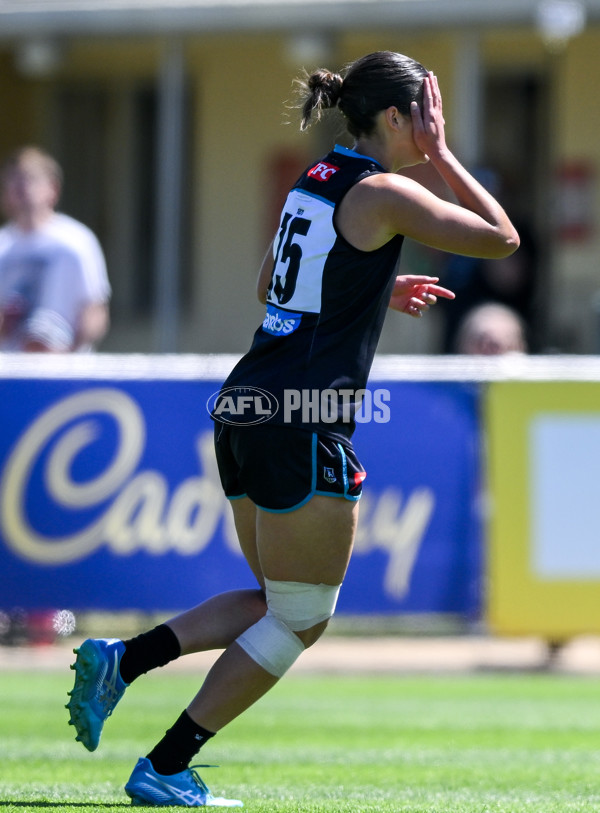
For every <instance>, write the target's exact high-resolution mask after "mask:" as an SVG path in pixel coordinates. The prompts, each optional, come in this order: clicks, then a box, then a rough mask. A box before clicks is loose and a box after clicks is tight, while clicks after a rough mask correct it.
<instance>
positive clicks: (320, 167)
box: [307, 161, 339, 181]
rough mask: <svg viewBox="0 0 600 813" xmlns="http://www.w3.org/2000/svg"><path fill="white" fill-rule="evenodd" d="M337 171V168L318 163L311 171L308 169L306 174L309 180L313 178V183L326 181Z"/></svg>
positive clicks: (322, 162)
mask: <svg viewBox="0 0 600 813" xmlns="http://www.w3.org/2000/svg"><path fill="white" fill-rule="evenodd" d="M338 170H339V167H336V166H334V165H333V164H326V163H325V162H324V161H320V162H319V163H318V164H315V166H314V167H313V168H312V169H309V170H308V173H307V174H308V177H309V178H314V179H315V181H328V180H329V179H330V178H331V176H332V175H335V173H336V172H337V171H338Z"/></svg>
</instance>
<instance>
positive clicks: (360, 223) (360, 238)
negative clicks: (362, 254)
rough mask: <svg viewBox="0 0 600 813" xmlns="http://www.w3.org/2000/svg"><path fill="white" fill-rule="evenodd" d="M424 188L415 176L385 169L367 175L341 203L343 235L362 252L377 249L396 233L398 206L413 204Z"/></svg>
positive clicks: (339, 223) (339, 222) (337, 217)
mask: <svg viewBox="0 0 600 813" xmlns="http://www.w3.org/2000/svg"><path fill="white" fill-rule="evenodd" d="M422 192H425V190H424V188H423V187H422V186H420V184H418V183H417V182H416V181H413V180H412V179H411V178H406V177H404V176H402V175H396V174H395V173H393V172H381V173H378V174H377V175H369V176H368V177H366V178H363V179H362V180H361V181H359V182H358V183H357V184H355V185H354V186H353V187H352V189H350V190H349V191H348V193H347V194H346V196H345V197H344V199H343V201H342V202H341V204H340V206H339V208H338V212H337V215H336V222H337V226H338V229H339V231H340V232H341V233H342V235H343V237H344V238H345V239H346V240H347V241H348V242H349V243H350V244H351V245H353V246H354V247H355V248H358V249H359V250H361V251H374V250H375V249H377V248H379V247H380V246H382V245H384V244H385V243H387V242H388V241H389V240H390V239H391V238H392V237H393V236H394V235H395V234H397V233H398V231H397V229H396V228H395V220H396V219H397V215H398V209H399V207H402V205H403V204H406V206H410V205H411V203H413V202H414V201H415V199H416V198H417V197H418V196H419V195H420V194H421V193H422Z"/></svg>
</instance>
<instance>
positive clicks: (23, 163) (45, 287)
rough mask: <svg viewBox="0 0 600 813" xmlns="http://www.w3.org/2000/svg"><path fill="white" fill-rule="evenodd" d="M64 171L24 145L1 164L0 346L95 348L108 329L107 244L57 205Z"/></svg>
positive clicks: (6, 348) (57, 349) (20, 349)
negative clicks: (104, 248)
mask: <svg viewBox="0 0 600 813" xmlns="http://www.w3.org/2000/svg"><path fill="white" fill-rule="evenodd" d="M61 186H62V171H61V168H60V166H59V165H58V163H57V162H56V161H55V160H54V158H52V156H50V155H49V154H48V153H46V152H44V151H43V150H41V149H39V148H37V147H23V148H21V149H19V150H17V151H16V152H15V153H13V154H12V155H11V156H10V157H9V158H8V159H7V160H6V162H5V163H4V165H3V167H2V169H1V170H0V187H1V198H0V203H1V206H2V211H3V214H4V215H5V217H6V219H7V222H6V224H5V225H4V226H3V227H2V228H0V351H2V352H55V353H56V352H58V353H60V352H63V353H64V352H72V351H83V350H91V349H92V348H93V347H94V346H95V345H96V344H97V343H98V342H99V341H100V340H101V339H102V338H103V337H104V336H105V334H106V332H107V330H108V325H109V311H108V301H109V298H110V294H111V289H110V283H109V281H108V276H107V272H106V263H105V259H104V255H103V252H102V248H101V246H100V243H99V242H98V239H97V238H96V236H95V235H94V233H93V232H92V231H91V230H90V229H89V228H88V227H87V226H84V225H83V223H80V222H79V221H77V220H75V219H74V218H72V217H69V216H68V215H65V214H62V213H59V212H57V211H56V206H57V204H58V200H59V197H60V192H61Z"/></svg>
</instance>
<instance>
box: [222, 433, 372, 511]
mask: <svg viewBox="0 0 600 813" xmlns="http://www.w3.org/2000/svg"><path fill="white" fill-rule="evenodd" d="M215 450H216V455H217V464H218V466H219V474H220V477H221V484H222V485H223V489H224V491H225V495H226V496H227V497H228V499H230V500H235V499H238V498H240V497H249V498H250V499H251V500H252V502H253V503H255V505H257V506H258V507H259V508H262V509H264V510H265V511H293V510H294V509H295V508H300V506H301V505H304V503H306V502H308V500H310V498H311V497H312V496H313V495H314V494H323V495H326V496H329V497H343V498H345V499H347V500H358V499H359V498H360V495H361V493H362V482H363V480H364V479H365V477H366V472H365V471H364V469H363V467H362V465H361V464H360V462H359V460H358V458H357V457H356V454H355V453H354V449H353V448H352V444H351V443H343V444H342V443H339V442H338V441H336V440H332V439H331V438H328V437H324V436H322V435H318V434H316V433H314V432H307V431H305V430H303V429H296V428H295V427H291V426H279V425H277V424H273V425H270V424H260V425H258V426H257V425H254V426H231V425H229V424H222V423H215Z"/></svg>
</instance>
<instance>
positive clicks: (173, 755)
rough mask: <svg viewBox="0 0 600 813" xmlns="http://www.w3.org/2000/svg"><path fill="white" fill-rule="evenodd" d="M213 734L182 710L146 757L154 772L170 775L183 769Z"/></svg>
mask: <svg viewBox="0 0 600 813" xmlns="http://www.w3.org/2000/svg"><path fill="white" fill-rule="evenodd" d="M214 736H215V735H214V733H213V732H212V731H207V730H206V729H205V728H202V726H201V725H197V724H196V723H195V722H194V721H193V720H192V718H191V717H190V715H189V714H188V713H187V711H184V712H182V713H181V714H180V716H179V717H178V719H177V720H176V722H175V725H174V726H173V727H172V728H170V729H169V730H168V731H167V732H166V733H165V736H164V737H163V738H162V740H161V741H160V742H159V743H157V744H156V745H155V746H154V748H153V749H152V751H150V753H149V754H148V755H147V759H149V760H150V762H151V763H152V767H153V768H154V770H155V771H156V773H160V774H163V776H172V775H173V774H174V773H179V772H180V771H184V770H185V769H186V768H187V766H188V765H189V764H190V761H191V759H192V757H194V756H195V755H196V754H197V753H198V751H199V750H200V749H201V748H202V746H203V745H204V743H205V742H206V741H207V740H209V739H210V738H211V737H214Z"/></svg>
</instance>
